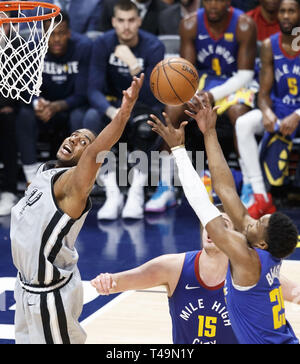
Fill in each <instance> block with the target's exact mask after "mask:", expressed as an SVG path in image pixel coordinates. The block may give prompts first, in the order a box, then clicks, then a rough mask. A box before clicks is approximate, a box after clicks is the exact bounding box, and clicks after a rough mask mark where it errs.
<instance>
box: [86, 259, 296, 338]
mask: <svg viewBox="0 0 300 364" xmlns="http://www.w3.org/2000/svg"><path fill="white" fill-rule="evenodd" d="M282 274H284V275H285V276H286V277H288V278H289V279H291V280H294V281H296V282H300V262H299V261H292V260H291V261H284V263H283V267H282ZM299 294H300V292H299ZM285 305H286V306H285V307H286V316H287V319H288V320H289V322H290V323H291V325H292V326H293V329H294V331H295V333H296V335H297V336H298V338H299V339H300V305H297V304H294V303H289V302H286V304H285ZM83 326H84V328H85V330H86V332H87V334H88V338H87V344H170V343H172V331H171V330H172V327H171V319H170V315H169V309H168V299H167V294H166V290H165V288H164V287H163V286H159V287H155V288H152V289H149V290H142V291H129V292H126V293H123V294H122V295H120V296H118V297H117V298H115V299H114V300H113V301H111V302H110V303H109V304H107V306H104V307H103V308H102V309H101V310H99V311H98V312H97V313H95V314H94V315H93V316H92V317H89V319H87V320H86V321H84V322H83Z"/></svg>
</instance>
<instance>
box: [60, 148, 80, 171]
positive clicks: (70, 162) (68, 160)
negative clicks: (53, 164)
mask: <svg viewBox="0 0 300 364" xmlns="http://www.w3.org/2000/svg"><path fill="white" fill-rule="evenodd" d="M56 158H57V160H58V161H59V162H60V165H62V166H64V167H74V166H76V164H77V163H76V162H75V161H74V157H73V155H72V154H70V155H66V154H65V153H63V152H62V151H61V150H59V151H58V153H57V154H56Z"/></svg>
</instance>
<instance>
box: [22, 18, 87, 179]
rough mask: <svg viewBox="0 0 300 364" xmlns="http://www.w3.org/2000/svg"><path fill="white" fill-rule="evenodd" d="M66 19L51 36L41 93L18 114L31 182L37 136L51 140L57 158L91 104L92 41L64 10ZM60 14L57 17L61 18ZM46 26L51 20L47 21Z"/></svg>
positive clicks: (26, 173) (51, 155)
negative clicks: (71, 24) (77, 30)
mask: <svg viewBox="0 0 300 364" xmlns="http://www.w3.org/2000/svg"><path fill="white" fill-rule="evenodd" d="M62 16H63V19H62V22H61V23H60V24H59V25H58V26H57V27H56V28H55V29H54V31H53V32H52V34H51V36H50V39H49V50H48V53H47V54H46V57H45V60H44V69H43V83H42V86H41V95H40V97H37V98H35V99H34V100H33V103H32V106H30V107H28V106H23V107H22V109H21V111H20V115H19V117H18V123H19V126H18V138H19V148H20V152H21V159H22V162H23V169H24V173H25V177H26V180H27V182H31V180H32V177H33V176H34V174H33V173H32V172H33V171H35V169H36V163H37V153H36V142H37V140H36V138H37V136H38V135H41V134H44V135H46V137H47V142H49V143H50V157H51V158H55V156H56V151H57V149H58V146H59V145H60V144H61V142H62V140H64V138H65V136H66V135H68V133H69V131H70V129H71V131H73V130H76V129H77V126H78V125H79V124H81V122H82V118H83V117H84V113H85V112H86V109H87V108H88V100H87V80H88V72H89V60H90V53H91V48H92V41H91V40H90V39H88V38H87V37H86V36H84V35H81V34H78V33H74V32H72V33H71V30H70V27H69V16H68V14H67V13H63V12H62ZM59 20H60V17H57V21H59ZM44 26H45V27H47V26H49V21H45V24H44Z"/></svg>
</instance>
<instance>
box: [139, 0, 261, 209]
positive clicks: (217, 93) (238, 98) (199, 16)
mask: <svg viewBox="0 0 300 364" xmlns="http://www.w3.org/2000/svg"><path fill="white" fill-rule="evenodd" d="M230 3H231V1H230V0H204V1H203V2H202V5H203V8H200V9H199V10H198V11H197V12H196V13H193V14H191V15H190V16H187V17H186V18H184V19H183V20H182V21H181V24H180V38H181V47H180V56H181V57H183V58H185V59H187V60H189V61H190V62H191V63H192V64H194V65H195V66H196V68H197V69H198V71H199V76H200V82H199V90H198V93H199V94H200V95H201V94H202V93H203V91H204V90H205V91H206V92H208V93H209V96H210V100H211V102H212V103H215V105H219V106H220V107H219V109H218V114H219V115H221V114H222V113H225V112H226V114H227V116H228V117H229V119H230V122H231V123H232V125H235V122H236V120H237V118H238V117H239V116H241V115H243V114H245V113H247V112H248V111H250V110H251V109H252V108H253V107H254V99H255V97H254V95H255V93H254V91H253V90H251V89H250V88H249V87H248V86H249V84H250V82H251V81H252V80H253V77H254V66H255V57H256V25H255V23H254V21H253V20H252V19H251V18H250V17H248V16H247V15H245V14H243V12H242V11H241V10H239V9H235V8H233V7H231V6H230ZM185 108H186V107H185V106H184V105H183V106H176V107H174V106H173V107H170V106H167V108H166V112H167V114H168V115H169V116H170V118H171V121H172V123H173V125H175V126H176V127H178V126H179V124H180V122H182V121H183V120H185V118H186V116H185V114H184V110H185ZM236 149H237V147H236ZM166 179H167V178H166ZM170 179H171V178H170ZM162 182H163V183H162V184H163V185H166V183H167V181H162ZM169 183H170V182H169ZM170 189H171V190H172V188H171V187H170ZM172 199H174V193H173V194H172V193H170V191H168V190H163V189H162V193H161V195H159V194H155V195H154V196H153V199H151V200H150V201H149V202H147V204H146V211H150V212H155V211H160V210H161V209H162V207H163V206H167V205H168V204H169V202H170V201H172Z"/></svg>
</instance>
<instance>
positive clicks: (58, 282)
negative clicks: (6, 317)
mask: <svg viewBox="0 0 300 364" xmlns="http://www.w3.org/2000/svg"><path fill="white" fill-rule="evenodd" d="M143 79H144V75H143V74H142V75H141V77H140V78H137V77H135V78H134V79H133V81H132V84H131V86H130V87H129V88H128V89H127V90H126V91H124V92H123V100H122V104H121V108H120V110H119V112H118V114H117V115H116V116H115V117H114V118H113V120H112V122H111V123H110V124H109V125H108V126H107V127H106V128H105V129H103V131H102V132H101V133H100V134H99V135H98V136H97V137H95V135H94V134H93V133H92V132H91V131H90V130H88V129H80V130H76V131H75V132H73V133H72V135H71V136H70V137H68V138H66V139H65V140H64V142H63V143H62V145H61V147H60V148H59V150H58V153H57V159H58V161H57V163H56V164H55V166H54V167H53V168H50V169H47V170H44V169H43V170H42V171H41V172H40V173H39V174H38V175H37V176H36V177H35V178H34V179H33V180H32V182H31V184H30V186H29V187H28V189H27V190H26V192H25V196H24V197H23V198H22V199H21V200H20V201H19V203H18V204H17V205H16V206H15V207H14V208H13V209H12V213H11V234H10V236H11V246H12V256H13V262H14V265H15V267H16V268H17V269H18V277H17V278H18V279H17V280H16V286H15V300H16V316H15V337H16V343H19V344H44V343H46V344H70V343H73V344H75V343H77V344H79V343H84V341H85V338H86V334H85V332H84V331H83V329H82V328H81V326H80V325H79V322H78V318H79V316H80V314H81V310H82V306H83V289H82V283H81V278H80V273H79V271H78V267H77V261H78V253H77V251H76V249H75V242H76V239H77V236H78V234H79V232H80V230H81V228H82V225H83V223H84V221H85V218H86V216H87V214H88V212H89V210H90V208H91V201H90V199H89V194H90V192H91V190H92V188H93V185H94V183H95V179H96V175H97V173H98V170H99V168H100V167H101V164H102V163H103V159H104V157H105V155H106V154H107V152H108V151H109V150H110V149H111V148H112V146H113V145H114V144H115V143H116V142H117V141H118V140H119V138H120V137H121V135H122V133H123V131H124V129H125V127H126V124H127V121H128V119H129V117H130V113H131V111H132V108H133V107H134V105H135V102H136V100H137V98H138V95H139V91H140V89H141V87H142V84H143Z"/></svg>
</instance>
